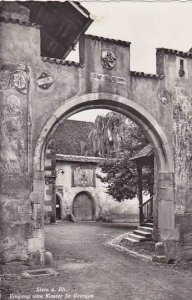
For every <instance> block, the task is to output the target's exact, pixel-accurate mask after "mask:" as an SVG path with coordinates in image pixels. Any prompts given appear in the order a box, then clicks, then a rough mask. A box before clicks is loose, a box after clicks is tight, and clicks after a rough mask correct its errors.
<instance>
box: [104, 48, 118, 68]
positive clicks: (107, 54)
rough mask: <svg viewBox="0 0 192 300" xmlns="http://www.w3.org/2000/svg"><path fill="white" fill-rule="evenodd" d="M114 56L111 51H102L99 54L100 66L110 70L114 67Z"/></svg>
mask: <svg viewBox="0 0 192 300" xmlns="http://www.w3.org/2000/svg"><path fill="white" fill-rule="evenodd" d="M116 60H117V58H116V55H115V53H114V51H113V50H112V49H104V50H102V52H101V64H102V66H103V68H105V69H107V70H111V69H113V68H114V67H115V65H116Z"/></svg>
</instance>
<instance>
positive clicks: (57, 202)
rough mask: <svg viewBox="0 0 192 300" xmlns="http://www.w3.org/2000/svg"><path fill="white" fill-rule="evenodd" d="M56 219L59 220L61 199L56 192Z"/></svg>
mask: <svg viewBox="0 0 192 300" xmlns="http://www.w3.org/2000/svg"><path fill="white" fill-rule="evenodd" d="M56 220H61V201H60V198H59V196H58V195H57V194H56Z"/></svg>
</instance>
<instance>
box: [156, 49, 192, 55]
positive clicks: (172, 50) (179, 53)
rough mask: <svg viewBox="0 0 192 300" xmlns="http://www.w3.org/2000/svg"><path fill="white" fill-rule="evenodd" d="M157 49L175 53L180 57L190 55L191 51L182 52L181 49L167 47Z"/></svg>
mask: <svg viewBox="0 0 192 300" xmlns="http://www.w3.org/2000/svg"><path fill="white" fill-rule="evenodd" d="M157 51H163V52H164V53H167V54H175V55H177V56H181V57H192V52H191V51H187V52H183V51H178V50H174V49H168V48H157Z"/></svg>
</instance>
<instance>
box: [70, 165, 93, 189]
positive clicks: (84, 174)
mask: <svg viewBox="0 0 192 300" xmlns="http://www.w3.org/2000/svg"><path fill="white" fill-rule="evenodd" d="M72 174H73V180H72V185H73V186H95V169H94V167H93V168H88V167H82V166H81V167H80V166H76V167H74V168H73V173H72Z"/></svg>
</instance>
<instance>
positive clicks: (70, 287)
mask: <svg viewBox="0 0 192 300" xmlns="http://www.w3.org/2000/svg"><path fill="white" fill-rule="evenodd" d="M127 230H128V228H127V226H126V225H119V224H113V223H112V224H109V223H70V222H64V223H57V224H55V225H48V226H46V228H45V233H46V249H47V250H48V251H51V252H52V253H53V257H54V259H55V264H54V266H53V268H54V269H55V270H57V271H58V272H59V274H60V275H59V276H57V277H54V276H50V277H48V276H47V277H39V278H32V279H22V278H20V276H18V278H12V279H9V280H7V281H6V282H5V287H6V285H7V289H8V290H9V293H12V296H9V297H8V298H6V297H5V296H3V297H4V298H2V299H3V300H4V299H94V300H107V299H109V300H124V299H126V300H154V299H155V300H190V299H192V273H191V272H188V271H187V270H177V269H175V268H174V267H173V266H169V265H160V264H157V263H153V262H150V261H144V260H140V259H138V258H135V257H133V256H130V255H129V254H127V253H124V252H120V251H117V250H115V249H113V248H110V247H107V246H106V245H104V243H105V242H107V241H108V240H110V239H113V238H115V237H117V236H118V235H120V234H123V233H125V232H126V231H127ZM26 268H29V267H28V266H27V267H26ZM18 275H19V272H18ZM27 297H28V298H27Z"/></svg>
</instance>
